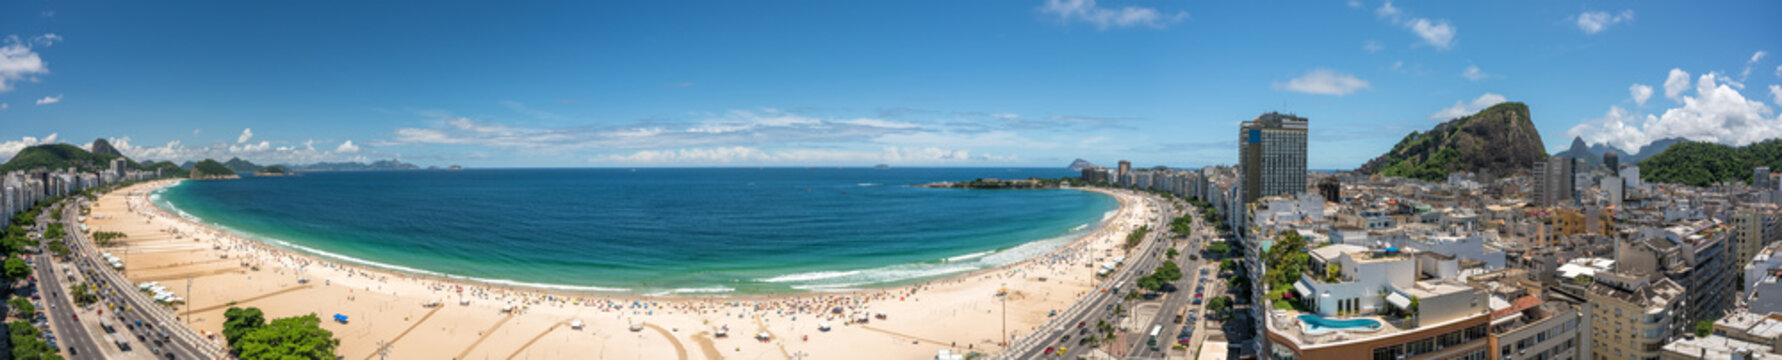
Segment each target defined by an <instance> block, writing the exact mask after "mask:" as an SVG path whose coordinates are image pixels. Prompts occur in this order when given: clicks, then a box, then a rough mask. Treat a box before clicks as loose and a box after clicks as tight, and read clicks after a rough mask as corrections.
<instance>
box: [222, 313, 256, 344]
mask: <svg viewBox="0 0 1782 360" xmlns="http://www.w3.org/2000/svg"><path fill="white" fill-rule="evenodd" d="M265 325H266V314H264V313H261V312H260V308H254V307H250V308H246V309H243V308H238V307H231V308H229V310H225V311H223V340H224V341H227V342H228V344H229V348H232V349H239V347H237V346H236V343H237V342H240V341H241V339H242V338H243V337H245V336H246V335H247V334H248V333H249V332H253V331H254V329H258V328H260V327H261V326H265Z"/></svg>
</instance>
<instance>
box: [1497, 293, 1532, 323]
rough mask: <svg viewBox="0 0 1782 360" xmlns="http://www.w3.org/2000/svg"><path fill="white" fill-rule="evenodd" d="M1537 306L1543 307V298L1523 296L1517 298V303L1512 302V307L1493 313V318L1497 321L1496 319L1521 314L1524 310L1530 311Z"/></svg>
mask: <svg viewBox="0 0 1782 360" xmlns="http://www.w3.org/2000/svg"><path fill="white" fill-rule="evenodd" d="M1536 306H1541V298H1539V297H1536V296H1534V295H1528V296H1523V297H1520V298H1516V301H1512V302H1510V307H1507V308H1503V310H1498V311H1493V312H1491V318H1492V319H1496V318H1500V317H1504V316H1507V315H1512V314H1516V313H1520V312H1522V311H1523V310H1528V308H1532V307H1536Z"/></svg>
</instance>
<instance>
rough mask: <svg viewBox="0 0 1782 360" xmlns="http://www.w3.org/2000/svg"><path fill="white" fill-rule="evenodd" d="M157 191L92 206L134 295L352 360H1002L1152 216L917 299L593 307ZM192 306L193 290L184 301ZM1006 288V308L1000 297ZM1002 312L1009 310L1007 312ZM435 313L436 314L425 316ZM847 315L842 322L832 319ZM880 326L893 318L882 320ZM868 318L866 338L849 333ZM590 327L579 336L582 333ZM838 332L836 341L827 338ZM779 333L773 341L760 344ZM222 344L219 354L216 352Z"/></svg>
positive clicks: (598, 297)
mask: <svg viewBox="0 0 1782 360" xmlns="http://www.w3.org/2000/svg"><path fill="white" fill-rule="evenodd" d="M175 183H176V182H175V181H156V182H151V183H145V184H139V185H135V186H132V187H129V188H125V189H122V190H118V191H114V192H112V193H110V194H107V195H105V196H103V197H101V198H100V199H99V200H98V201H96V202H95V203H94V204H92V207H91V213H90V215H89V216H88V219H86V223H85V224H87V225H88V226H90V227H92V228H93V230H94V231H116V232H122V233H124V234H126V235H127V236H128V237H127V238H126V239H125V240H124V244H120V245H118V246H115V247H111V248H107V249H106V251H108V252H110V253H112V254H113V255H116V256H119V257H122V258H124V259H125V260H124V263H125V264H126V268H125V274H126V277H128V278H129V279H130V281H131V282H134V283H143V282H151V281H153V282H158V283H159V284H161V285H164V286H166V287H168V288H170V289H172V290H173V291H174V292H175V293H176V294H177V295H178V296H181V297H184V298H186V299H187V301H188V303H187V304H186V305H182V306H180V307H179V308H178V311H177V312H176V314H178V315H179V316H181V317H182V319H184V320H185V321H187V322H189V323H190V324H191V326H192V327H193V328H195V329H197V330H200V331H203V332H206V333H213V334H214V333H217V332H219V331H221V329H222V326H223V312H224V311H225V310H227V309H228V308H229V307H231V306H237V307H250V306H251V307H258V308H260V309H262V310H263V311H265V313H266V316H267V317H268V318H278V317H287V316H297V315H304V314H310V313H314V314H317V315H319V316H321V317H322V318H323V319H324V320H328V319H329V318H330V317H331V316H332V315H333V314H342V315H346V316H348V317H349V319H350V321H349V322H347V323H339V322H333V321H326V322H325V323H324V324H323V327H325V328H327V329H329V330H331V331H333V332H334V335H335V337H337V338H339V339H340V347H339V351H338V354H340V355H342V356H343V357H344V358H345V359H371V358H375V357H376V352H377V350H378V344H379V342H387V343H389V344H391V350H390V358H398V359H453V358H456V359H473V358H474V359H566V358H577V359H599V358H618V359H719V358H732V359H782V358H795V357H800V358H817V359H841V358H847V359H917V358H931V357H933V356H934V354H935V352H936V350H941V349H952V350H954V351H957V352H967V351H974V350H975V351H983V352H986V353H993V352H996V351H998V350H1000V348H999V347H997V344H998V343H999V339H1001V338H1002V333H1003V331H1004V314H1003V313H1002V309H1003V307H1004V306H1005V303H1004V302H1005V301H1006V307H1007V314H1006V315H1007V316H1006V319H1007V320H1006V321H1007V323H1006V324H1007V325H1006V329H1007V332H1008V336H1010V337H1014V336H1019V335H1023V334H1026V333H1028V332H1030V331H1033V330H1034V327H1035V326H1038V325H1040V324H1042V323H1043V322H1044V321H1045V320H1046V319H1047V313H1048V312H1050V311H1062V310H1063V309H1065V308H1067V307H1069V306H1070V304H1072V303H1073V302H1075V301H1076V300H1077V299H1078V298H1080V297H1081V296H1082V295H1083V293H1084V292H1086V291H1091V290H1092V289H1093V288H1094V285H1095V281H1096V280H1095V271H1096V270H1097V269H1098V267H1099V264H1100V263H1101V262H1104V261H1107V260H1109V259H1112V258H1115V257H1123V256H1126V254H1125V252H1124V251H1123V250H1120V246H1121V245H1122V242H1124V239H1125V237H1126V233H1127V232H1128V231H1130V230H1131V229H1134V228H1136V227H1138V226H1139V225H1141V224H1143V223H1144V222H1145V221H1146V220H1148V219H1149V218H1150V216H1151V214H1150V213H1149V211H1150V210H1149V209H1147V208H1146V207H1145V206H1142V205H1140V204H1142V202H1141V201H1140V200H1139V197H1138V195H1133V194H1131V193H1125V192H1109V191H1103V190H1090V191H1099V192H1104V193H1107V194H1110V195H1113V196H1115V197H1117V198H1118V199H1119V202H1120V209H1119V210H1118V213H1117V214H1116V215H1115V217H1113V218H1111V219H1109V220H1108V221H1105V222H1104V223H1103V224H1102V227H1101V228H1100V229H1099V230H1095V231H1093V232H1091V233H1090V234H1089V235H1086V236H1084V237H1082V238H1080V239H1077V240H1076V241H1074V242H1071V243H1069V244H1067V245H1065V246H1063V247H1061V248H1059V249H1057V250H1055V251H1052V252H1048V253H1046V254H1044V255H1040V256H1037V257H1034V258H1031V259H1027V260H1024V261H1021V262H1017V263H1014V264H1010V265H1006V266H1002V267H998V268H994V269H985V270H980V271H976V272H971V273H965V274H959V275H955V276H951V277H946V278H942V279H937V280H931V281H927V282H923V283H919V284H914V285H907V286H898V287H889V288H877V289H870V290H857V291H848V292H824V293H806V294H790V295H761V296H698V297H695V296H647V295H615V294H589V293H574V292H562V291H547V290H543V289H535V288H526V287H511V286H495V285H490V284H483V283H473V282H463V281H451V280H447V279H440V278H434V277H427V276H418V275H413V274H407V273H399V272H393V271H384V270H381V269H375V268H370V267H367V266H359V265H355V264H348V263H342V262H339V261H337V260H335V259H330V258H325V257H318V256H310V255H305V254H298V253H295V252H292V251H287V250H284V249H280V248H276V247H273V246H270V245H266V244H263V243H260V242H258V241H254V240H250V239H245V238H241V237H237V236H235V235H234V234H230V233H227V232H224V231H220V230H217V229H213V228H210V227H207V226H204V225H201V224H197V223H194V222H192V221H189V220H187V219H184V218H180V217H177V216H172V215H170V214H167V213H165V212H163V211H161V210H160V209H159V208H157V207H155V206H153V205H152V204H150V203H149V200H148V195H149V193H150V192H152V191H153V190H154V189H157V188H160V187H164V186H168V185H172V184H175ZM188 286H189V288H190V291H189V292H188V291H187V288H188ZM1000 289H1007V290H1008V293H1007V295H1006V296H998V291H999V290H1000ZM1005 298H1006V299H1005ZM433 302H436V303H437V304H438V305H437V306H431V307H429V306H426V305H427V304H428V303H433ZM836 308H840V309H841V311H839V312H837V311H835V310H834V309H836ZM881 313H882V314H884V317H883V318H880V317H878V316H877V315H878V314H881ZM861 316H864V317H866V318H867V319H868V321H867V322H865V323H858V322H855V321H852V320H853V319H856V318H858V317H861ZM576 322H579V323H581V324H583V325H584V326H583V327H582V328H581V329H574V328H572V326H571V324H572V323H576ZM821 325H827V326H828V327H829V328H830V329H829V331H822V330H820V329H819V328H820V326H821ZM725 328H727V329H728V330H727V332H728V336H726V337H719V336H717V334H716V332H717V331H718V330H719V329H725ZM763 333H765V334H768V335H770V338H769V339H767V340H760V339H757V338H756V336H757V335H758V334H763ZM219 340H220V339H219Z"/></svg>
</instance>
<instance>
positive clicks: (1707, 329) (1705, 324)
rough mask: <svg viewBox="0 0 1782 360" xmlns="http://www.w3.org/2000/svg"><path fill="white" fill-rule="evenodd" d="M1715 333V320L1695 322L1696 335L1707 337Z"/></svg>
mask: <svg viewBox="0 0 1782 360" xmlns="http://www.w3.org/2000/svg"><path fill="white" fill-rule="evenodd" d="M1713 334H1714V320H1702V321H1697V322H1695V337H1707V336H1708V335H1713Z"/></svg>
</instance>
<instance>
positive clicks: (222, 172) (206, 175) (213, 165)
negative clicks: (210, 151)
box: [192, 159, 241, 179]
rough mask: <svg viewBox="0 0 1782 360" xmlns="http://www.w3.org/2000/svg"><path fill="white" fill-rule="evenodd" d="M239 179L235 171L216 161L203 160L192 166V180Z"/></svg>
mask: <svg viewBox="0 0 1782 360" xmlns="http://www.w3.org/2000/svg"><path fill="white" fill-rule="evenodd" d="M240 177H241V175H238V174H236V173H235V170H233V169H230V168H229V166H227V165H223V163H219V162H217V161H216V160H211V159H204V161H199V162H198V163H197V164H193V165H192V178H193V179H234V178H240Z"/></svg>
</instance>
